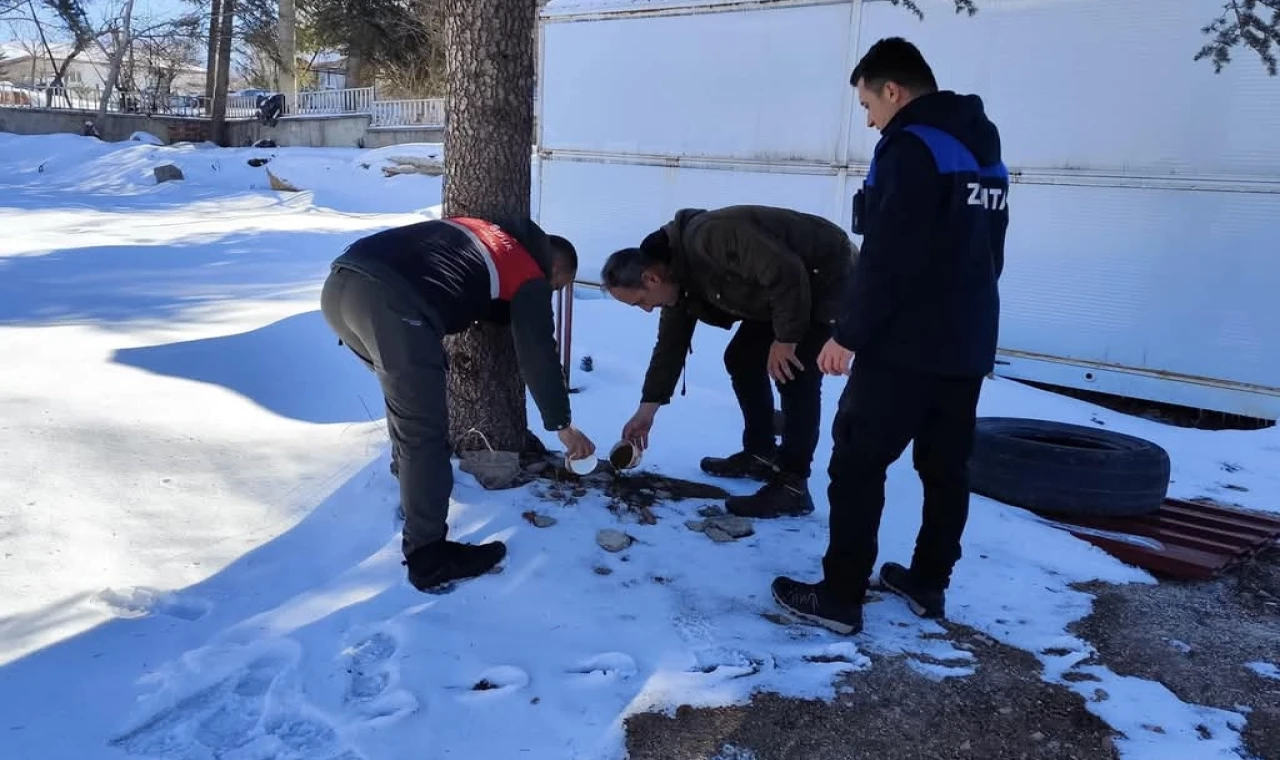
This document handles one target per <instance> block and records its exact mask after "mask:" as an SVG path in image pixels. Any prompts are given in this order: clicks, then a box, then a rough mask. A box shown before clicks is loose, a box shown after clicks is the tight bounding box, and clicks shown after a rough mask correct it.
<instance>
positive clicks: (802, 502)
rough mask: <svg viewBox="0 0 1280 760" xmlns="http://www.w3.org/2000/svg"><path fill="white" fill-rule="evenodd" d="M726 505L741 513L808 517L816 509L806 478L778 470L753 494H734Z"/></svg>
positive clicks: (727, 508) (741, 514) (759, 516)
mask: <svg viewBox="0 0 1280 760" xmlns="http://www.w3.org/2000/svg"><path fill="white" fill-rule="evenodd" d="M724 508H725V509H726V510H728V511H729V514H732V515H737V516H738V517H755V518H759V519H768V518H770V517H804V516H805V515H807V514H811V513H812V512H813V496H811V495H810V494H809V481H808V480H807V479H805V478H802V477H799V476H796V475H788V474H786V473H782V472H780V473H777V474H776V475H774V476H773V477H772V478H770V479H769V482H768V483H765V484H764V485H763V486H761V487H760V490H759V491H756V492H755V493H754V494H751V495H750V496H730V497H729V498H727V499H725V500H724Z"/></svg>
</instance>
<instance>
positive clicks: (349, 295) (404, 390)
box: [320, 268, 453, 557]
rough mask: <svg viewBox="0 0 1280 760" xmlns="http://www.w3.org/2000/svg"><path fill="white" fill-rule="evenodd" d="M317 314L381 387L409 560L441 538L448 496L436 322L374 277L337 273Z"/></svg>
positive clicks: (442, 369) (442, 366) (449, 468)
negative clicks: (398, 480)
mask: <svg viewBox="0 0 1280 760" xmlns="http://www.w3.org/2000/svg"><path fill="white" fill-rule="evenodd" d="M320 310H321V312H322V313H323V314H324V318H325V321H326V322H328V323H329V327H330V328H332V329H333V331H334V332H335V333H336V334H337V336H338V338H339V339H340V340H341V341H342V342H343V343H344V344H345V345H346V346H347V347H348V348H350V349H351V351H352V352H354V353H355V355H356V356H358V357H359V358H360V359H361V360H362V361H363V362H364V363H365V365H366V366H368V367H369V368H370V369H371V370H373V372H374V373H375V374H377V376H378V381H379V382H380V383H381V384H382V395H383V397H384V399H385V400H386V407H387V432H388V434H389V435H390V436H391V445H392V450H393V456H394V457H395V459H396V461H397V463H398V466H399V478H400V506H401V507H402V508H403V510H404V531H403V536H402V539H403V540H402V545H403V550H404V555H405V556H406V557H408V556H409V555H410V554H412V553H413V552H414V551H416V550H417V549H419V548H421V547H423V546H426V545H427V544H431V543H434V542H436V541H439V540H440V539H443V538H444V537H445V535H446V533H447V531H448V526H447V524H446V519H447V518H448V515H449V495H450V494H451V493H452V492H453V464H452V462H451V461H450V457H451V455H452V452H451V451H450V448H449V408H448V401H447V396H446V390H445V388H446V385H445V383H446V378H445V373H446V371H447V363H446V359H445V352H444V341H443V338H442V336H441V334H440V332H439V330H438V329H437V328H436V326H435V325H436V324H437V321H436V320H435V319H434V318H433V317H432V316H431V315H424V314H423V313H422V312H421V310H419V309H417V308H415V307H414V306H413V305H412V304H409V303H406V302H405V301H404V300H402V298H401V297H400V296H398V295H397V294H396V293H394V292H393V291H392V290H390V289H388V288H387V287H386V286H384V285H382V284H381V283H379V282H377V281H376V280H373V279H371V278H369V277H366V276H365V275H363V274H360V273H358V272H355V271H352V270H349V269H342V268H337V269H334V270H333V271H332V272H330V274H329V277H328V279H326V280H325V283H324V288H323V290H322V291H321V294H320Z"/></svg>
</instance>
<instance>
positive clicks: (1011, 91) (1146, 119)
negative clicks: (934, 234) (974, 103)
mask: <svg viewBox="0 0 1280 760" xmlns="http://www.w3.org/2000/svg"><path fill="white" fill-rule="evenodd" d="M919 5H920V7H921V9H922V10H923V11H924V13H925V20H924V21H923V22H921V21H919V20H918V19H917V18H916V17H915V16H914V15H912V14H911V13H909V12H907V11H905V10H904V9H902V8H900V7H894V6H892V5H890V4H888V3H886V2H868V3H866V4H864V5H863V6H862V8H863V11H862V16H861V24H860V33H859V45H858V50H859V55H861V53H863V52H865V51H866V49H867V48H868V47H870V45H871V44H872V43H874V42H875V41H876V40H877V39H879V38H881V37H887V36H891V35H903V36H905V37H906V38H907V39H909V40H911V41H912V42H914V43H915V44H916V45H918V46H919V47H920V49H921V51H922V52H923V53H924V55H925V58H926V59H927V60H928V61H929V63H930V65H931V66H932V67H933V69H934V73H935V74H936V75H937V77H938V80H939V84H940V85H941V86H942V87H943V88H945V89H954V90H957V91H960V92H973V93H977V94H979V95H981V96H982V98H983V100H984V101H986V104H987V107H988V110H989V111H990V113H991V115H992V116H993V118H994V119H995V121H996V123H997V124H998V125H999V127H1000V129H1001V133H1002V137H1003V140H1004V154H1005V157H1006V163H1008V164H1009V165H1010V166H1011V167H1034V168H1055V169H1063V168H1068V169H1090V170H1105V171H1117V172H1134V173H1144V172H1145V173H1157V174H1175V173H1176V174H1187V173H1190V174H1236V175H1252V176H1271V177H1275V176H1277V175H1280V140H1277V139H1276V137H1275V133H1276V131H1277V129H1280V127H1278V126H1277V125H1280V87H1278V86H1277V82H1276V79H1275V78H1274V77H1269V76H1267V75H1266V72H1265V70H1264V69H1263V67H1262V65H1261V64H1260V62H1259V61H1258V59H1257V56H1256V55H1255V54H1254V53H1252V52H1251V51H1248V50H1247V49H1242V50H1238V51H1235V52H1234V53H1233V58H1234V59H1235V60H1234V61H1233V62H1232V63H1231V64H1230V65H1229V66H1227V67H1226V69H1224V71H1223V73H1222V74H1214V73H1213V67H1212V66H1211V65H1210V64H1209V63H1208V62H1207V61H1193V60H1192V57H1193V56H1194V55H1195V53H1196V51H1198V50H1199V49H1200V47H1201V46H1202V45H1203V44H1204V43H1205V42H1206V41H1207V39H1208V38H1207V37H1205V36H1204V35H1203V34H1201V33H1200V28H1201V27H1202V26H1204V24H1205V23H1207V22H1208V21H1209V20H1210V19H1211V18H1212V17H1213V16H1214V15H1216V14H1217V13H1218V11H1219V6H1220V3H1215V2H1199V1H1198V0H1171V1H1168V0H1167V1H1164V2H1159V3H1152V2H1115V0H982V1H981V2H979V3H978V5H979V11H978V14H977V15H976V16H973V17H969V16H967V15H957V14H956V13H955V10H954V4H953V3H952V1H951V0H919ZM860 116H861V114H856V115H855V118H859V117H860ZM859 123H860V122H859ZM855 128H856V129H857V131H858V132H860V133H861V134H855V139H854V140H851V143H850V148H851V153H852V155H851V158H852V159H854V160H866V158H867V152H868V150H869V149H870V147H872V146H874V144H875V133H874V132H872V131H871V130H867V129H866V128H865V127H860V126H859V125H858V124H855Z"/></svg>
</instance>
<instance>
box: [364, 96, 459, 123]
mask: <svg viewBox="0 0 1280 760" xmlns="http://www.w3.org/2000/svg"><path fill="white" fill-rule="evenodd" d="M373 126H375V127H408V126H440V127H442V126H444V98H421V99H418V100H378V101H374V103H373Z"/></svg>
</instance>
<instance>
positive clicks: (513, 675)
mask: <svg viewBox="0 0 1280 760" xmlns="http://www.w3.org/2000/svg"><path fill="white" fill-rule="evenodd" d="M528 685H529V674H528V673H526V672H525V671H523V670H521V669H520V668H517V667H516V666H514V665H498V666H495V667H492V668H489V669H488V670H486V671H484V672H483V673H481V674H480V675H479V676H478V677H477V678H476V680H475V682H473V683H471V684H468V685H466V686H464V687H463V691H462V694H461V695H459V697H458V698H459V699H461V700H463V701H468V702H470V701H474V700H478V699H495V698H498V697H501V696H504V695H507V694H511V693H514V692H517V691H519V690H521V689H523V688H524V687H526V686H528Z"/></svg>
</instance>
